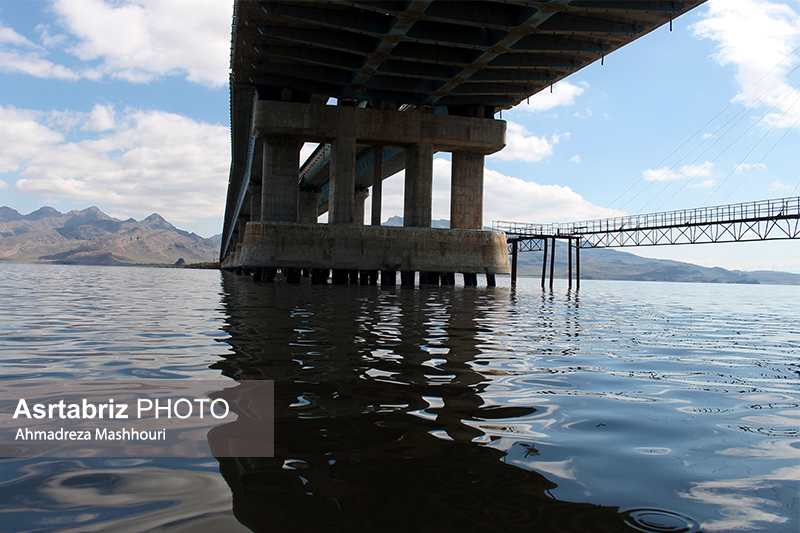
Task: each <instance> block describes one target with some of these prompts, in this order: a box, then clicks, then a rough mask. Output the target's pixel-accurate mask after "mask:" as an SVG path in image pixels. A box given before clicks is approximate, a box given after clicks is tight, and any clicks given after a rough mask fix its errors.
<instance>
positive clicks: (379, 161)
mask: <svg viewBox="0 0 800 533" xmlns="http://www.w3.org/2000/svg"><path fill="white" fill-rule="evenodd" d="M382 199H383V146H374V147H373V148H372V221H371V222H372V225H373V226H380V225H381V201H382Z"/></svg>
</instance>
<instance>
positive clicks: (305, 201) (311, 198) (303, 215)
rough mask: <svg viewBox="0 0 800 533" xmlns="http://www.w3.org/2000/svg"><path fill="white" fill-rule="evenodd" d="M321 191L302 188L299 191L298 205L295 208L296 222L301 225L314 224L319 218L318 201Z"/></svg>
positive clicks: (314, 188) (313, 188)
mask: <svg viewBox="0 0 800 533" xmlns="http://www.w3.org/2000/svg"><path fill="white" fill-rule="evenodd" d="M320 198H322V191H320V190H319V189H318V188H316V187H307V188H305V187H304V188H303V189H302V190H301V191H300V204H299V206H298V208H297V221H298V222H299V223H301V224H316V223H317V217H318V216H319V211H318V209H319V199H320Z"/></svg>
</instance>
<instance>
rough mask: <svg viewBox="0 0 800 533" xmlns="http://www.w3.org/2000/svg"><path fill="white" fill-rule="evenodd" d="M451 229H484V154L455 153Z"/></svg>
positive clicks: (452, 177) (451, 194)
mask: <svg viewBox="0 0 800 533" xmlns="http://www.w3.org/2000/svg"><path fill="white" fill-rule="evenodd" d="M452 161H453V163H452V167H451V168H452V176H451V185H450V227H451V228H453V229H478V230H480V229H483V154H476V153H470V152H453V157H452Z"/></svg>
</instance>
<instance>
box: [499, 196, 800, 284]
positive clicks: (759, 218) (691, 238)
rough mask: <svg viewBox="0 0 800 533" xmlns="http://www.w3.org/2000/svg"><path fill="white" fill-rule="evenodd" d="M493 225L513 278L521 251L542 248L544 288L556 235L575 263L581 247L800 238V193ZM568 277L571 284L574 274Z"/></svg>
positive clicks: (551, 275)
mask: <svg viewBox="0 0 800 533" xmlns="http://www.w3.org/2000/svg"><path fill="white" fill-rule="evenodd" d="M492 227H493V229H494V230H496V231H503V232H505V233H506V238H507V239H508V248H509V253H510V254H511V256H512V260H511V261H512V265H511V270H512V274H511V276H512V282H513V281H515V278H516V254H517V252H525V251H539V250H544V252H545V254H544V255H545V257H544V261H543V266H542V286H544V278H545V270H546V262H547V247H548V246H547V243H548V241H551V242H552V247H551V249H550V250H551V251H550V254H551V265H550V284H551V286H552V283H553V279H552V278H553V274H552V272H553V270H552V262H553V254H554V252H555V239H564V240H567V241H568V243H569V253H570V257H571V255H572V248H573V247H574V248H575V251H576V261H579V259H578V258H579V255H578V250H579V249H580V248H618V247H624V246H658V245H667V244H703V243H722V242H742V241H766V240H775V239H797V238H799V237H800V196H794V197H791V198H777V199H774V200H762V201H757V202H746V203H741V204H730V205H719V206H715V207H699V208H695V209H684V210H681V211H667V212H664V213H650V214H645V215H630V216H626V217H616V218H606V219H598V220H587V221H583V222H566V223H562V224H525V223H520V222H505V221H498V222H495V223H494V224H493V226H492ZM578 264H579V263H578ZM571 270H572V262H571V260H570V271H571ZM577 271H578V268H576V272H577ZM578 276H580V274H579V273H578ZM569 277H570V283H571V282H572V279H571V278H572V276H571V275H570V276H569Z"/></svg>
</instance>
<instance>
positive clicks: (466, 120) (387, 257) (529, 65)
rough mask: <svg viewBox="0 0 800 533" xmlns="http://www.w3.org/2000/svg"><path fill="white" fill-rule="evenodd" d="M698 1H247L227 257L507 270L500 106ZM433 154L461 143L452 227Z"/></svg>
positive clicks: (239, 42) (269, 273)
mask: <svg viewBox="0 0 800 533" xmlns="http://www.w3.org/2000/svg"><path fill="white" fill-rule="evenodd" d="M700 3H702V0H686V1H683V2H665V1H647V0H641V1H626V0H551V1H527V2H524V1H479V0H474V1H459V2H452V1H440V0H409V1H384V0H380V1H375V0H361V1H348V0H324V1H289V2H287V1H283V2H280V1H266V2H265V1H252V0H238V1H236V2H235V5H234V21H233V32H232V43H231V140H232V164H231V173H230V178H229V188H228V197H227V206H226V213H225V222H224V227H223V238H222V247H221V250H220V258H221V259H222V260H223V268H236V269H245V270H253V271H254V274H255V278H256V279H257V280H271V279H273V278H274V275H275V271H276V269H282V270H283V271H284V273H285V274H286V276H287V278H288V279H289V280H291V281H298V280H299V279H300V275H301V274H300V273H301V271H302V270H305V271H306V272H308V273H311V277H312V281H313V282H327V279H328V276H329V272H330V271H331V270H332V271H333V281H334V283H347V282H348V280H351V281H352V280H355V279H359V280H360V282H361V283H369V282H372V283H375V282H377V279H378V274H377V273H378V272H383V275H382V276H381V279H382V282H384V283H388V284H393V282H394V279H395V278H396V272H397V271H400V272H401V273H403V275H402V276H401V278H402V280H403V282H404V283H406V284H413V283H414V279H415V273H416V272H420V273H421V274H420V281H421V282H427V283H437V284H438V283H439V282H440V280H441V281H442V282H444V283H452V281H453V279H454V276H455V273H456V272H460V273H463V274H464V280H465V284H467V285H474V284H475V283H476V282H477V273H485V274H486V275H487V283H488V284H492V283H493V280H494V274H497V273H508V272H509V262H508V255H507V251H506V239H505V235H504V234H503V233H502V232H494V231H483V168H484V167H483V163H484V157H485V156H486V155H488V154H491V153H494V152H496V151H498V150H501V149H502V148H503V146H504V145H505V122H503V121H502V120H497V119H495V116H496V114H497V113H498V112H499V111H501V110H503V109H508V108H511V107H513V106H514V105H516V104H518V103H520V102H521V101H522V100H524V99H525V98H527V97H529V96H530V95H532V94H535V93H537V92H539V91H541V90H544V89H547V88H549V87H551V86H552V85H553V84H554V83H556V82H558V81H559V80H561V79H563V78H565V77H566V76H568V75H569V74H571V73H572V72H574V71H576V70H578V69H580V68H582V67H584V66H586V65H588V64H590V63H592V62H594V61H598V60H600V61H602V59H603V57H604V56H605V55H606V54H608V53H610V52H612V51H614V50H615V49H617V48H619V47H621V46H623V45H625V44H627V43H629V42H631V41H632V40H634V39H636V38H638V37H640V36H642V35H644V34H646V33H647V32H649V31H652V30H653V29H655V28H657V27H658V26H661V25H663V24H667V23H669V24H671V23H672V20H673V19H674V18H675V17H677V16H679V15H680V14H682V13H684V12H686V11H688V10H689V9H691V8H693V7H695V6H696V5H698V4H700ZM331 102H335V105H329V104H330V103H331ZM306 142H313V143H319V147H318V148H317V150H316V151H315V152H314V154H312V156H311V157H309V158H308V160H307V161H305V162H301V161H300V160H299V152H300V148H301V147H302V145H303V143H306ZM437 151H445V152H450V153H451V154H452V176H451V194H450V204H451V205H450V229H432V228H431V227H430V226H431V205H432V179H433V155H434V153H435V152H437ZM403 168H405V171H406V172H405V193H404V194H405V201H404V210H403V220H404V227H402V228H390V227H381V226H380V222H381V189H382V186H381V184H382V181H383V179H385V178H386V177H387V176H390V175H392V174H394V173H396V172H397V171H399V170H401V169H403ZM370 192H371V194H372V213H371V216H370V220H371V225H364V218H365V216H364V215H365V213H364V201H365V199H366V198H367V196H368V195H369V194H370ZM326 211H327V212H328V223H327V224H318V223H317V220H318V217H319V216H320V215H321V214H323V213H325V212H326ZM359 272H361V274H360V276H359V274H358V273H359Z"/></svg>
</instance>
